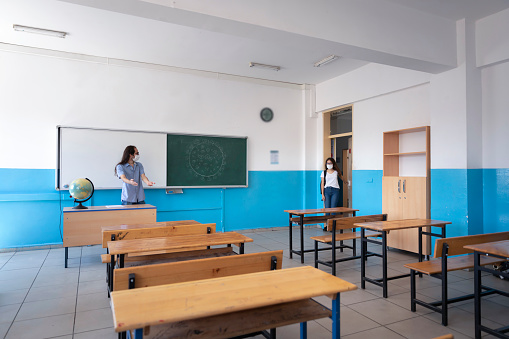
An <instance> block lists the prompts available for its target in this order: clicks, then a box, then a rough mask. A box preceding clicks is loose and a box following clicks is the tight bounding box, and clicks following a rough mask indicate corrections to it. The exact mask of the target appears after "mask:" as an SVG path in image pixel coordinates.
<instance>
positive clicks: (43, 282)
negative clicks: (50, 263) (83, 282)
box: [33, 272, 79, 287]
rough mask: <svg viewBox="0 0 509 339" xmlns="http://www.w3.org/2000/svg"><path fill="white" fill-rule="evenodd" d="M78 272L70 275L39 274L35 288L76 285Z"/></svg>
mask: <svg viewBox="0 0 509 339" xmlns="http://www.w3.org/2000/svg"><path fill="white" fill-rule="evenodd" d="M78 275H79V273H78V272H70V273H61V274H56V273H39V275H38V276H37V278H36V279H35V281H34V284H33V287H42V286H51V285H62V284H76V283H77V282H78Z"/></svg>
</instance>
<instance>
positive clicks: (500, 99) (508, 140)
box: [482, 62, 509, 168]
mask: <svg viewBox="0 0 509 339" xmlns="http://www.w3.org/2000/svg"><path fill="white" fill-rule="evenodd" d="M482 83H483V89H482V95H483V109H482V111H483V117H482V131H483V141H482V144H483V168H509V157H508V156H507V150H509V133H508V128H509V114H508V112H507V108H508V107H509V95H508V92H507V89H508V88H509V62H505V63H502V64H498V65H494V66H491V67H487V68H485V69H483V71H482Z"/></svg>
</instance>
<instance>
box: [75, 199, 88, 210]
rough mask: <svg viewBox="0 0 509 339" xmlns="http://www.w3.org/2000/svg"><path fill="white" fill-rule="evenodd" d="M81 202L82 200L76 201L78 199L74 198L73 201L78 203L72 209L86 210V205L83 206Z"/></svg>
mask: <svg viewBox="0 0 509 339" xmlns="http://www.w3.org/2000/svg"><path fill="white" fill-rule="evenodd" d="M87 200H88V199H87ZM82 202H84V201H78V200H76V199H74V203H79V205H78V206H74V207H73V209H75V210H88V207H87V206H83V204H82Z"/></svg>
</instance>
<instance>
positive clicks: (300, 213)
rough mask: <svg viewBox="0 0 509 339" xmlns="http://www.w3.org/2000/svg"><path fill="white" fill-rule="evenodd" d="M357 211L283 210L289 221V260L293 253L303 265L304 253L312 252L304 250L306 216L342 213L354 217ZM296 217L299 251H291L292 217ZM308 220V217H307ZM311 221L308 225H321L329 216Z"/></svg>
mask: <svg viewBox="0 0 509 339" xmlns="http://www.w3.org/2000/svg"><path fill="white" fill-rule="evenodd" d="M357 211H358V210H355V209H352V208H348V207H332V208H319V209H308V210H285V212H286V213H289V221H290V227H289V230H290V259H291V258H292V257H293V256H292V255H293V253H295V254H297V255H300V262H301V263H304V253H306V252H314V249H308V250H305V249H304V223H305V221H306V220H305V216H306V214H325V213H337V214H341V215H343V214H344V213H352V216H355V212H357ZM294 215H295V216H298V217H299V221H298V224H299V226H300V251H296V250H293V249H292V246H293V239H292V224H293V221H292V217H293V216H294ZM308 218H309V217H308ZM311 218H312V221H310V222H309V223H311V222H312V223H314V224H321V223H324V222H327V220H328V219H329V218H330V216H329V215H320V216H313V217H311ZM325 250H330V248H321V249H319V251H325Z"/></svg>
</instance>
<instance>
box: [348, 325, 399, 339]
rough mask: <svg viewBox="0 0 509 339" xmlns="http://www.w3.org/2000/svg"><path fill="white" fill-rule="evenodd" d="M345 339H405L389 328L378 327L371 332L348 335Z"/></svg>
mask: <svg viewBox="0 0 509 339" xmlns="http://www.w3.org/2000/svg"><path fill="white" fill-rule="evenodd" d="M343 338H344V339H367V338H376V339H402V338H405V337H403V336H401V335H399V334H397V333H396V332H394V331H391V330H390V329H388V328H387V327H376V328H373V329H371V330H367V331H363V332H359V333H355V334H351V335H347V336H345V337H343Z"/></svg>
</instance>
